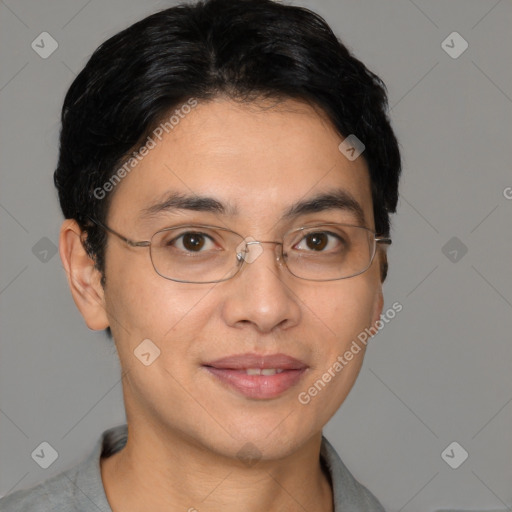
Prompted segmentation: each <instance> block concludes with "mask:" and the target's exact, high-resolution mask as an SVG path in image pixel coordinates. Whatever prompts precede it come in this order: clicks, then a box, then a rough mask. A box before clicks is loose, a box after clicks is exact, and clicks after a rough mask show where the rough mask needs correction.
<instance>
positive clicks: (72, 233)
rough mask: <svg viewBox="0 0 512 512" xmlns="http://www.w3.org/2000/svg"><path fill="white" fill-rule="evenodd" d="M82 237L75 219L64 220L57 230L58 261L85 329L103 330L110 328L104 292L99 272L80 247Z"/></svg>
mask: <svg viewBox="0 0 512 512" xmlns="http://www.w3.org/2000/svg"><path fill="white" fill-rule="evenodd" d="M85 236H86V234H85V233H84V232H82V230H81V229H80V226H79V225H78V223H77V222H76V221H75V220H73V219H67V220H65V221H64V222H63V223H62V226H61V228H60V236H59V253H60V259H61V260H62V264H63V266H64V270H65V271H66V276H67V279H68V284H69V288H70V290H71V294H72V296H73V300H74V301H75V304H76V306H77V308H78V309H79V310H80V313H82V316H83V317H84V320H85V323H86V324H87V327H89V329H93V330H103V329H106V328H107V327H108V326H109V321H108V317H107V312H106V306H105V293H104V290H103V287H102V286H101V273H100V272H99V270H97V269H96V268H94V261H93V259H92V258H90V257H89V255H88V254H87V251H86V250H85V248H84V246H83V244H82V239H83V238H84V237H85Z"/></svg>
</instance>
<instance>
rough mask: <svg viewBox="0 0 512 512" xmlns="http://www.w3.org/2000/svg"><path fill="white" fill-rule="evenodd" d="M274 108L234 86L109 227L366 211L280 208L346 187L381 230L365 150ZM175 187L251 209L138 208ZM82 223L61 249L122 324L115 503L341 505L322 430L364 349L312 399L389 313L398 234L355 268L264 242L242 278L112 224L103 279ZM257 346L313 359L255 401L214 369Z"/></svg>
mask: <svg viewBox="0 0 512 512" xmlns="http://www.w3.org/2000/svg"><path fill="white" fill-rule="evenodd" d="M268 107H270V105H267V108H265V109H261V108H259V106H258V105H255V104H252V105H249V106H248V105H245V106H241V105H239V104H237V103H234V102H232V101H230V100H228V99H222V98H219V99H216V100H214V101H212V102H208V103H200V104H199V105H198V106H197V108H195V109H194V110H193V111H192V113H190V114H189V115H187V116H186V117H185V118H184V119H182V120H181V121H180V123H179V125H177V126H176V127H175V129H174V130H173V131H172V132H170V133H169V134H167V135H165V137H164V138H163V140H162V141H161V142H159V143H158V145H157V147H156V148H154V149H153V150H151V151H150V152H149V154H148V155H147V156H146V157H145V158H144V159H143V160H142V161H141V162H140V163H139V164H138V165H137V166H136V168H135V169H134V170H133V171H132V172H131V173H130V174H128V175H127V176H126V177H125V178H124V179H123V180H122V182H121V183H120V184H119V185H117V187H116V189H115V193H114V195H113V198H112V203H111V207H110V210H109V216H108V219H107V225H108V226H109V227H111V228H112V229H114V230H117V231H119V232H120V233H122V234H123V235H125V236H127V237H128V238H131V239H132V240H149V239H150V238H151V235H152V234H153V233H154V232H155V231H157V230H158V229H161V228H164V227H167V226H168V225H170V224H177V223H181V222H183V221H185V219H186V220H187V221H190V222H202V223H211V224H215V225H220V226H227V227H229V228H230V229H232V230H234V231H236V232H238V233H240V234H241V235H242V236H244V237H246V236H251V237H253V238H254V239H256V240H279V239H280V236H282V234H283V233H284V232H285V231H286V230H288V229H290V228H292V227H300V226H302V225H304V224H306V223H309V222H313V221H326V222H332V221H337V222H346V223H355V218H354V216H353V214H351V213H350V212H346V211H341V210H332V211H323V212H319V213H311V214H307V215H304V216H301V217H299V218H297V219H295V220H294V221H293V222H291V223H290V222H286V223H284V222H282V221H281V216H282V214H283V211H284V210H285V209H287V207H288V206H289V205H291V204H292V203H294V202H296V201H298V200H302V199H307V198H310V197H313V196H314V195H316V194H318V193H319V192H326V191H330V190H333V189H337V188H343V189H345V190H347V191H349V192H350V193H351V194H352V195H353V196H354V197H355V198H356V200H357V201H358V202H359V204H360V205H361V206H362V208H363V210H364V214H365V218H366V224H367V227H369V228H371V229H374V228H375V226H374V223H373V222H374V220H373V209H372V199H371V192H370V180H369V173H368V169H367V166H366V163H365V161H364V159H363V158H361V157H360V158H357V159H356V160H355V161H352V162H351V161H349V160H348V159H346V158H345V157H344V156H343V155H342V154H341V153H340V151H339V150H338V145H339V143H340V142H341V141H342V137H340V135H339V134H338V133H337V132H336V131H335V130H334V128H333V127H332V125H331V124H330V123H329V122H328V120H327V119H326V118H325V116H323V115H322V114H321V113H320V112H319V111H317V110H315V109H313V108H311V107H310V106H308V105H306V104H304V103H299V102H297V101H292V100H287V101H285V102H284V103H281V104H279V105H277V106H274V107H270V108H268ZM170 190H175V191H179V192H182V193H184V194H190V193H193V194H197V195H207V196H210V197H215V198H216V199H218V200H219V201H221V202H222V203H225V204H230V205H234V206H236V207H237V209H238V211H239V214H238V215H236V216H229V215H220V214H218V213H217V214H214V213H204V212H193V211H186V210H180V211H177V212H171V213H166V214H165V215H163V216H162V217H159V218H157V219H153V220H151V221H149V222H141V221H139V220H138V215H139V212H140V211H141V210H142V209H143V208H144V207H146V206H147V205H149V204H150V203H152V202H154V201H155V200H158V199H160V198H161V197H162V195H163V194H164V192H167V191H170ZM80 235H81V232H80V229H79V227H78V225H77V224H76V222H75V221H72V220H71V221H70V220H67V221H65V222H64V223H63V225H62V228H61V233H60V255H61V259H62V261H63V265H64V268H65V270H66V272H67V275H68V281H69V285H70V288H71V292H72V295H73V298H74V300H75V303H76V305H77V307H78V308H79V310H80V312H81V313H82V315H83V317H84V319H85V322H86V324H87V325H88V327H89V328H91V329H94V330H99V329H105V328H106V327H107V326H110V327H111V329H112V333H113V335H114V338H115V343H116V347H117V350H118V353H119V358H120V361H121V366H122V369H123V393H124V401H125V407H126V416H127V422H128V425H129V437H128V442H127V445H126V447H125V448H124V449H123V450H121V451H120V452H118V453H117V454H115V455H113V456H111V457H109V458H108V459H101V473H102V479H103V483H104V487H105V491H106V494H107V498H108V500H109V502H110V504H111V507H112V509H113V510H114V512H117V511H121V510H122V511H123V512H131V511H138V510H152V511H156V512H160V511H162V512H163V511H166V512H168V511H174V510H176V511H178V510H180V511H183V510H194V508H195V509H197V510H201V511H206V510H210V511H219V510H222V511H223V512H229V511H232V510H239V509H240V504H241V503H243V508H244V510H245V511H247V512H253V511H254V512H256V511H258V512H260V511H261V510H267V511H270V512H272V511H278V510H279V511H285V510H308V511H320V510H322V511H328V510H332V488H331V484H330V481H329V478H328V476H327V475H326V473H325V472H324V471H323V470H322V467H321V465H320V462H319V451H320V445H321V435H322V428H323V427H324V425H325V424H326V423H327V421H328V420H329V419H330V418H331V417H332V416H333V414H334V413H335V412H336V411H337V409H338V408H339V406H340V405H341V404H342V402H343V401H344V400H345V398H346V396H347V394H348V393H349V391H350V389H351V388H352V386H353V384H354V382H355V380H356V377H357V375H358V373H359V370H360V368H361V365H362V361H363V356H364V352H365V351H364V349H363V350H361V352H359V354H357V355H356V356H354V359H353V360H352V361H350V363H349V364H348V365H347V366H346V367H345V368H344V369H343V371H341V372H340V373H339V374H337V375H336V377H335V378H333V379H332V380H331V382H330V383H329V384H328V385H327V386H326V388H325V389H324V390H322V391H321V392H320V393H318V395H317V396H315V397H314V398H313V399H312V400H311V402H310V403H309V404H308V405H303V404H301V403H300V402H299V401H298V399H297V397H298V394H299V393H300V392H302V391H305V390H307V389H308V388H309V387H310V386H311V385H312V384H313V383H314V382H315V381H316V380H317V379H319V378H320V377H321V376H322V374H324V373H325V372H326V371H327V369H328V368H330V367H331V366H332V364H333V363H334V361H336V359H337V357H338V356H339V355H342V354H344V353H345V351H346V350H348V348H349V347H350V345H351V343H352V340H354V339H356V337H357V335H358V334H359V333H360V332H361V331H363V330H364V329H365V328H367V327H370V326H372V325H374V324H375V322H376V321H377V320H378V319H379V317H380V314H381V312H382V308H383V296H382V286H381V285H382V283H381V276H380V269H379V267H380V259H381V258H383V257H385V253H384V249H383V247H382V246H380V244H378V246H377V247H378V249H377V254H376V256H375V259H374V261H373V264H372V266H371V267H370V268H369V269H368V270H367V271H366V272H364V273H363V274H360V275H359V276H355V277H352V278H350V279H344V280H338V281H328V282H312V281H305V280H301V279H298V278H296V277H294V276H292V275H291V274H289V273H288V272H287V271H286V269H285V268H281V267H280V266H279V263H278V262H277V261H276V258H275V255H274V252H273V250H272V247H273V246H272V245H268V244H264V245H263V247H264V251H263V253H262V254H261V255H260V256H259V257H258V258H257V259H256V260H255V261H254V262H253V263H251V264H246V266H245V267H244V268H243V270H242V271H241V273H239V274H238V275H237V276H235V278H233V279H231V280H229V281H226V282H223V283H218V284H216V285H212V284H184V283H177V282H174V281H170V280H166V279H163V278H162V277H161V276H159V275H157V273H156V272H155V271H154V269H153V267H152V264H151V261H150V257H149V250H148V249H147V248H131V247H129V246H127V245H126V244H125V243H124V242H122V241H121V240H119V239H118V238H117V237H114V236H112V235H109V236H108V246H107V251H106V287H105V289H103V288H102V287H101V284H100V277H101V276H100V274H99V272H98V271H97V270H96V269H95V268H94V266H93V261H92V260H91V259H90V258H89V257H88V256H87V254H86V253H85V251H84V249H83V247H82V245H81V243H80V238H79V237H80ZM147 338H149V339H151V340H152V341H153V343H155V345H157V346H158V347H159V349H160V351H161V354H160V357H158V358H157V359H156V360H155V361H154V362H153V363H152V364H151V365H149V366H144V365H143V364H141V362H140V361H139V360H138V359H137V358H136V357H135V356H134V354H133V351H134V349H135V348H136V347H137V346H138V345H139V344H140V343H141V341H142V340H144V339H147ZM247 352H253V353H258V354H272V353H278V352H280V353H285V354H289V355H291V356H293V357H295V358H297V359H300V360H302V361H304V362H305V363H306V364H307V365H308V366H309V368H308V370H307V371H306V373H305V374H304V376H303V378H302V380H301V381H300V383H299V384H298V385H297V386H295V387H293V388H292V389H290V390H288V391H286V392H285V393H283V394H282V395H280V396H279V397H277V398H273V399H268V400H255V399H249V398H246V397H244V396H242V395H240V394H238V393H237V392H236V391H233V390H232V389H229V388H227V387H226V386H224V385H223V384H222V383H219V382H218V381H217V380H216V379H215V378H214V377H212V375H210V374H209V373H208V372H207V371H205V369H204V368H203V367H201V364H202V363H204V362H206V361H212V360H214V359H217V358H220V357H225V356H228V355H232V354H241V353H247ZM246 443H252V445H254V446H255V447H256V448H257V449H258V450H259V452H260V453H261V459H260V460H259V461H258V463H257V464H255V465H253V466H252V467H248V466H247V465H246V464H244V463H243V462H241V461H240V460H239V458H238V457H237V453H238V451H239V450H240V449H241V448H242V447H243V446H244V445H246ZM301 507H303V508H301Z"/></svg>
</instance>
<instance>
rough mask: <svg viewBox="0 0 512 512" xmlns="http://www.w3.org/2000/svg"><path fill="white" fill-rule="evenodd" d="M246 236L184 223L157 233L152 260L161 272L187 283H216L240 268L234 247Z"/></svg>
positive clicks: (152, 242)
mask: <svg viewBox="0 0 512 512" xmlns="http://www.w3.org/2000/svg"><path fill="white" fill-rule="evenodd" d="M242 241H243V238H242V237H241V236H239V235H237V234H236V233H233V232H232V231H228V230H224V229H222V228H219V227H208V226H193V225H191V226H180V227H175V228H167V229H164V230H162V231H158V232H157V233H155V234H154V235H153V237H152V239H151V260H152V262H153V266H154V267H155V270H156V272H157V273H158V274H160V275H161V276H162V277H165V278H166V279H171V280H173V281H182V282H187V283H214V282H219V281H225V280H226V279H230V278H231V277H233V276H234V275H235V274H236V273H237V271H238V268H239V263H238V262H237V259H236V253H235V250H234V248H235V247H236V246H237V245H238V244H240V242H242Z"/></svg>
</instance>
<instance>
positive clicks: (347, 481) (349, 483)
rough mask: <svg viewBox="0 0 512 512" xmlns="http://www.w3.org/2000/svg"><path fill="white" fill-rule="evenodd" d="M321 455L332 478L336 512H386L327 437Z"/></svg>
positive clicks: (323, 441) (323, 439)
mask: <svg viewBox="0 0 512 512" xmlns="http://www.w3.org/2000/svg"><path fill="white" fill-rule="evenodd" d="M320 455H321V458H322V461H323V462H324V464H325V465H326V467H327V469H328V471H329V474H330V477H331V482H332V488H333V498H334V506H335V509H334V510H335V512H338V511H341V510H353V511H354V512H356V511H357V512H385V510H384V508H383V506H382V505H381V504H380V502H379V501H378V500H377V498H376V497H375V496H374V495H373V494H372V493H371V492H370V491H369V490H368V489H367V488H366V487H365V486H364V485H363V484H361V483H359V482H358V481H357V480H356V479H355V478H354V476H353V475H352V473H351V472H350V471H349V470H348V468H347V467H346V466H345V464H344V463H343V461H342V460H341V458H340V456H339V455H338V453H337V452H336V450H335V448H334V447H333V446H332V445H331V443H329V441H328V440H327V439H326V438H325V437H322V447H321V454H320Z"/></svg>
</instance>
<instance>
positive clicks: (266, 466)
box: [100, 429, 333, 512]
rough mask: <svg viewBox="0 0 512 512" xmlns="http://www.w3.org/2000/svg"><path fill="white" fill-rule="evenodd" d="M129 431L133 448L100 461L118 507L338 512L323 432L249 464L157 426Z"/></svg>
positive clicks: (126, 510) (128, 510) (158, 511)
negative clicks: (325, 460) (324, 454)
mask: <svg viewBox="0 0 512 512" xmlns="http://www.w3.org/2000/svg"><path fill="white" fill-rule="evenodd" d="M129 432H130V435H129V436H128V441H127V443H126V446H125V447H124V448H123V449H122V450H120V451H119V452H117V453H115V454H114V455H112V456H110V457H108V458H105V459H101V461H100V462H101V476H102V479H103V485H104V487H105V492H106V495H107V499H108V501H109V503H110V506H111V508H112V510H113V512H120V511H122V512H132V511H138V510H152V511H153V512H164V511H165V512H173V511H184V510H186V511H189V512H194V511H197V512H198V511H200V510H211V511H214V510H218V511H220V510H222V512H231V511H235V510H236V511H237V512H238V511H239V510H240V506H241V505H243V510H244V511H246V512H260V511H261V510H265V511H268V512H277V511H278V510H279V511H282V510H308V511H311V512H315V511H318V512H320V511H322V512H326V511H328V512H332V511H333V504H332V489H331V484H330V479H329V476H328V474H326V472H324V470H323V469H322V466H321V464H320V456H319V454H320V446H321V433H318V434H316V435H315V436H314V437H312V438H311V439H310V440H308V441H307V443H306V444H305V445H303V446H301V447H300V448H299V449H298V450H297V451H296V452H294V453H292V454H290V455H288V456H286V457H284V458H280V459H278V460H259V461H258V462H256V463H254V464H252V465H250V464H244V463H242V462H241V461H239V460H234V459H232V458H228V457H224V456H222V455H218V454H216V453H213V452H211V451H209V450H207V449H206V448H205V447H201V446H197V445H195V444H194V443H192V442H190V440H187V439H184V438H183V437H181V436H178V435H176V436H172V437H170V436H169V432H166V435H165V439H163V438H162V437H160V436H159V434H158V433H157V432H154V431H153V432H151V435H147V433H146V432H144V435H139V433H138V432H137V430H134V431H132V430H131V429H130V431H129ZM160 435H161V434H160Z"/></svg>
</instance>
